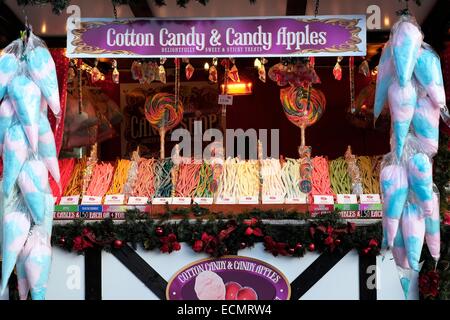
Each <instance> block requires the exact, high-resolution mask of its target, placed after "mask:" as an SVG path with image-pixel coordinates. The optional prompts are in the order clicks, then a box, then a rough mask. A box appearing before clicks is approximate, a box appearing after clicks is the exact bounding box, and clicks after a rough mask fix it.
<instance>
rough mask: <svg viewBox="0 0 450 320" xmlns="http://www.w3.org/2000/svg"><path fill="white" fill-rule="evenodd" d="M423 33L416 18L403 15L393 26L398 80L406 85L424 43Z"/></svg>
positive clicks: (391, 41) (393, 50) (392, 34)
mask: <svg viewBox="0 0 450 320" xmlns="http://www.w3.org/2000/svg"><path fill="white" fill-rule="evenodd" d="M422 41H423V34H422V32H421V30H420V27H419V25H418V24H417V22H416V20H415V18H413V17H412V16H410V15H403V16H401V17H400V19H399V21H398V22H396V23H395V25H394V26H393V27H392V31H391V35H390V43H391V46H392V56H393V60H394V66H395V71H396V74H397V77H398V82H399V84H400V86H401V87H405V86H406V85H407V84H408V83H409V82H410V81H411V77H412V74H413V71H414V67H415V65H416V62H417V58H418V55H419V48H420V46H421V45H422Z"/></svg>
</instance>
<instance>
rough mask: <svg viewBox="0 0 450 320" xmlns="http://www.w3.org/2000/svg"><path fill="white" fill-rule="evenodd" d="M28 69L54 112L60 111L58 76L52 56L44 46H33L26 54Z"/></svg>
mask: <svg viewBox="0 0 450 320" xmlns="http://www.w3.org/2000/svg"><path fill="white" fill-rule="evenodd" d="M27 66H28V70H29V72H30V74H31V77H32V78H33V80H34V82H35V83H36V84H37V85H38V87H39V89H41V92H42V94H43V95H44V97H45V99H46V101H47V103H48V105H49V106H50V108H51V109H52V111H53V113H54V114H59V113H60V101H59V90H58V78H57V75H56V68H55V63H54V61H53V58H52V56H51V54H50V52H49V51H48V49H47V48H45V47H35V48H34V49H32V50H30V51H29V52H28V54H27Z"/></svg>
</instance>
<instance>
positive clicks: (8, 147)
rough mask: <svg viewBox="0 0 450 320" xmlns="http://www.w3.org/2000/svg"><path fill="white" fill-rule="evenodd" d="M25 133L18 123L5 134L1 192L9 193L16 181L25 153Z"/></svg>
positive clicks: (26, 147)
mask: <svg viewBox="0 0 450 320" xmlns="http://www.w3.org/2000/svg"><path fill="white" fill-rule="evenodd" d="M27 149H28V146H27V143H26V138H25V133H24V132H23V130H22V127H21V126H20V125H19V124H15V125H13V126H11V127H10V128H9V129H8V131H7V132H6V135H5V145H4V148H3V192H4V193H5V195H7V196H8V195H9V194H10V193H11V191H12V189H13V187H14V184H15V183H16V181H17V177H18V176H19V173H20V171H21V170H22V166H23V164H24V163H25V159H26V154H27Z"/></svg>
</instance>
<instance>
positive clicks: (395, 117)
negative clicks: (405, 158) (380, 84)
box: [388, 81, 417, 159]
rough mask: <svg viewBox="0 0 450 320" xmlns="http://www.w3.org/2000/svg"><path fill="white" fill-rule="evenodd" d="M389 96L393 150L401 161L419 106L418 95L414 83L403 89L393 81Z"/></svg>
mask: <svg viewBox="0 0 450 320" xmlns="http://www.w3.org/2000/svg"><path fill="white" fill-rule="evenodd" d="M388 96H389V108H390V112H391V122H392V131H393V135H394V140H393V141H394V146H393V148H394V150H395V154H396V156H397V159H400V158H401V156H402V154H403V147H404V145H405V142H406V136H407V135H408V132H409V127H410V124H411V120H412V118H413V115H414V109H415V107H416V104H417V93H416V89H415V88H414V86H413V84H412V82H408V83H406V84H405V85H404V86H403V87H401V86H400V84H399V82H398V81H393V82H392V84H391V85H390V87H389V91H388Z"/></svg>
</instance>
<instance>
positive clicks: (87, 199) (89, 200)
mask: <svg viewBox="0 0 450 320" xmlns="http://www.w3.org/2000/svg"><path fill="white" fill-rule="evenodd" d="M81 204H102V197H97V196H83V199H81Z"/></svg>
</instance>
